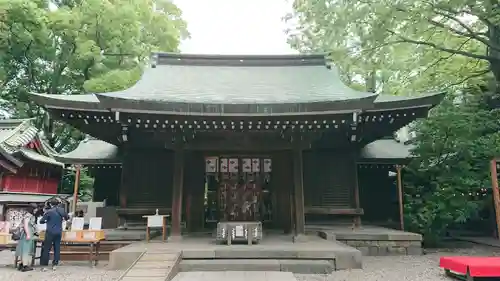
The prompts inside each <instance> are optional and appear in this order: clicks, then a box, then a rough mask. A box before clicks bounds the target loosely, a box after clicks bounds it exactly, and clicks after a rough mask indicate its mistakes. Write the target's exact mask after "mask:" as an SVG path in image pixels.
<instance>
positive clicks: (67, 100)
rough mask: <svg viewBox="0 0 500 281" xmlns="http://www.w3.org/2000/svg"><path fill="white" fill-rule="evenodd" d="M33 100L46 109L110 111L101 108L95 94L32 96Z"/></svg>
mask: <svg viewBox="0 0 500 281" xmlns="http://www.w3.org/2000/svg"><path fill="white" fill-rule="evenodd" d="M31 99H32V100H33V101H34V102H35V103H37V104H39V105H42V106H44V107H46V108H60V109H75V110H90V111H108V110H107V109H105V108H102V107H101V104H100V102H99V99H97V97H96V96H95V95H94V94H82V95H48V94H31Z"/></svg>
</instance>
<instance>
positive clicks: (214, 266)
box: [180, 259, 335, 274]
mask: <svg viewBox="0 0 500 281" xmlns="http://www.w3.org/2000/svg"><path fill="white" fill-rule="evenodd" d="M334 264H335V262H334V261H333V260H299V259H291V260H275V259H259V260H255V259H230V260H228V259H219V260H215V259H214V260H183V261H182V262H181V263H180V271H283V272H293V273H298V274H330V273H332V272H333V271H334V270H335V265H334Z"/></svg>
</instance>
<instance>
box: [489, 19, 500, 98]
mask: <svg viewBox="0 0 500 281" xmlns="http://www.w3.org/2000/svg"><path fill="white" fill-rule="evenodd" d="M488 29H489V40H490V42H491V43H492V45H495V46H500V25H490V26H489V28H488ZM488 55H489V56H492V57H494V58H497V60H490V70H491V72H492V73H493V77H494V82H493V83H492V85H491V90H492V91H493V92H494V93H495V94H496V95H500V52H499V51H497V50H493V49H491V48H490V49H489V50H488Z"/></svg>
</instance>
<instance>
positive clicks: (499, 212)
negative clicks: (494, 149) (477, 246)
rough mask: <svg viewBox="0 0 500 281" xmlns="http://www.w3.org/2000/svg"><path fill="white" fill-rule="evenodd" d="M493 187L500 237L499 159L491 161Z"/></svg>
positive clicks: (499, 234) (498, 234) (499, 237)
mask: <svg viewBox="0 0 500 281" xmlns="http://www.w3.org/2000/svg"><path fill="white" fill-rule="evenodd" d="M490 170H491V188H492V191H493V204H494V206H495V219H496V226H497V238H498V239H500V194H499V191H498V173H497V160H495V159H493V160H491V161H490Z"/></svg>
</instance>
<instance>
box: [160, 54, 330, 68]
mask: <svg viewBox="0 0 500 281" xmlns="http://www.w3.org/2000/svg"><path fill="white" fill-rule="evenodd" d="M327 61H328V59H327V54H326V53H324V54H286V55H243V54H242V55H215V54H182V53H163V52H156V53H153V54H152V55H151V64H152V65H153V67H154V66H156V65H198V66H261V67H262V66H268V67H273V66H306V65H309V66H310V65H317V66H325V67H326V66H327Z"/></svg>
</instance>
